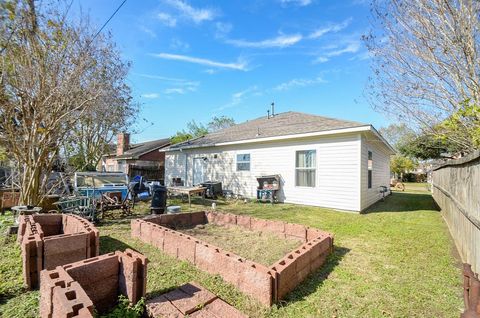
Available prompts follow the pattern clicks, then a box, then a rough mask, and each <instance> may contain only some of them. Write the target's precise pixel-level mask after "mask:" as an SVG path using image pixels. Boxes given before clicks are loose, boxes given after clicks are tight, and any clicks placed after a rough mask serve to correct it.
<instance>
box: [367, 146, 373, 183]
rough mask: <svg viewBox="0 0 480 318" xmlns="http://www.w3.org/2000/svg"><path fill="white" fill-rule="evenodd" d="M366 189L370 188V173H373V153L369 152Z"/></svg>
mask: <svg viewBox="0 0 480 318" xmlns="http://www.w3.org/2000/svg"><path fill="white" fill-rule="evenodd" d="M367 168H368V188H369V189H371V188H372V173H373V153H372V152H371V151H369V152H368V163H367Z"/></svg>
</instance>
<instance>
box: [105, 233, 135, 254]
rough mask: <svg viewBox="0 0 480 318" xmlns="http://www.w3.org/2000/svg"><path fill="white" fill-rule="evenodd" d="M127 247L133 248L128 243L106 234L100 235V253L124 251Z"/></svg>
mask: <svg viewBox="0 0 480 318" xmlns="http://www.w3.org/2000/svg"><path fill="white" fill-rule="evenodd" d="M127 248H130V249H134V248H133V247H131V246H130V245H128V244H126V243H124V242H122V241H120V240H117V239H115V238H113V237H110V236H108V235H106V236H100V255H101V254H106V253H110V252H115V251H122V252H123V251H125V250H126V249H127Z"/></svg>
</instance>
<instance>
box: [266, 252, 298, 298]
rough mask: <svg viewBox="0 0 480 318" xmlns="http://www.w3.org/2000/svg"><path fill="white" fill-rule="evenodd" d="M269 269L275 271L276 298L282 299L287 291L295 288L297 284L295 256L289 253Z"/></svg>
mask: <svg viewBox="0 0 480 318" xmlns="http://www.w3.org/2000/svg"><path fill="white" fill-rule="evenodd" d="M271 269H272V270H273V271H275V272H276V273H277V275H276V285H277V293H276V294H277V295H276V297H277V299H282V298H283V297H284V296H285V295H286V294H287V293H288V292H290V291H291V290H292V289H293V288H295V286H296V284H297V271H296V265H295V258H294V257H293V255H291V254H289V255H287V256H286V257H284V258H283V259H281V260H280V261H278V262H277V263H275V264H274V265H273V266H272V267H271Z"/></svg>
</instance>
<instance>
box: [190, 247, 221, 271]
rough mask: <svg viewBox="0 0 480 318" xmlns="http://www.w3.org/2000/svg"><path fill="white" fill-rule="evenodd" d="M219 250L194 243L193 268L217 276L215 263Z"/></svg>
mask: <svg viewBox="0 0 480 318" xmlns="http://www.w3.org/2000/svg"><path fill="white" fill-rule="evenodd" d="M218 251H219V249H218V248H216V247H214V246H210V245H208V244H203V243H196V246H195V266H197V267H198V268H200V269H201V270H203V271H206V272H207V273H210V274H217V273H218V269H217V268H218V267H217V266H216V264H215V261H216V260H218V258H217V255H216V254H218Z"/></svg>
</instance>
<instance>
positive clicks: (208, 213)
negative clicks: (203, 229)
mask: <svg viewBox="0 0 480 318" xmlns="http://www.w3.org/2000/svg"><path fill="white" fill-rule="evenodd" d="M217 215H218V213H217V212H214V211H206V212H205V216H206V217H207V223H213V224H215V223H216V221H215V219H216V217H217Z"/></svg>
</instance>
